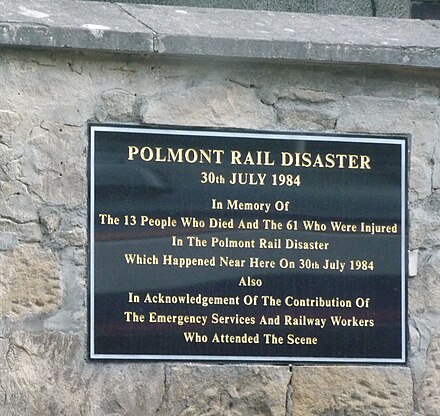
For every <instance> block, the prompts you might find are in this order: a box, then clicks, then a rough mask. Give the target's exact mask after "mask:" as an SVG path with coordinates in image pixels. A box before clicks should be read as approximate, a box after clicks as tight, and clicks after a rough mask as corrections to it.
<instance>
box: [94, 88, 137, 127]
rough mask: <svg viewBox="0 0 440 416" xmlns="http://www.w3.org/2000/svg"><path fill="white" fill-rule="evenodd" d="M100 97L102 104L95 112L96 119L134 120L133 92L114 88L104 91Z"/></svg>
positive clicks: (104, 120)
mask: <svg viewBox="0 0 440 416" xmlns="http://www.w3.org/2000/svg"><path fill="white" fill-rule="evenodd" d="M101 98H102V101H103V104H102V106H101V107H100V108H98V110H97V112H96V118H97V119H98V121H100V122H106V121H107V122H108V121H112V120H115V121H119V122H122V121H134V116H135V108H134V106H135V103H136V96H135V95H134V94H132V93H130V92H128V91H125V90H122V89H119V88H116V89H111V90H107V91H104V92H103V93H102V95H101Z"/></svg>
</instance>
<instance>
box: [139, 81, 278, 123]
mask: <svg viewBox="0 0 440 416" xmlns="http://www.w3.org/2000/svg"><path fill="white" fill-rule="evenodd" d="M140 117H141V120H142V121H143V122H144V123H158V124H177V125H179V124H180V125H195V126H227V127H242V128H252V129H258V128H267V127H269V126H271V125H273V124H275V121H276V118H275V112H274V110H273V108H272V107H269V106H266V105H264V104H263V103H262V102H261V101H260V100H259V99H258V97H257V95H256V93H255V91H254V90H253V89H251V88H245V87H242V86H240V85H237V84H234V83H229V84H205V85H199V86H194V87H190V88H188V89H184V90H181V91H169V92H164V93H161V94H157V95H154V96H152V97H146V96H145V97H143V98H142V99H141V103H140Z"/></svg>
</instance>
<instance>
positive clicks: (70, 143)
mask: <svg viewBox="0 0 440 416" xmlns="http://www.w3.org/2000/svg"><path fill="white" fill-rule="evenodd" d="M79 131H80V129H77V128H73V127H66V126H62V125H59V124H58V123H46V125H45V126H44V127H43V128H42V127H36V128H34V129H33V130H32V133H31V138H30V140H29V141H28V142H27V146H26V148H25V150H24V152H23V158H24V159H26V165H25V167H24V168H23V178H22V181H23V182H24V183H26V184H28V189H29V192H31V193H33V194H36V195H37V196H38V197H39V198H41V199H42V200H43V201H45V202H46V203H48V204H49V205H64V206H67V207H75V206H78V205H81V204H82V203H84V201H85V188H86V169H85V160H84V156H83V155H84V151H85V144H84V141H83V140H82V135H81V134H78V133H79ZM82 134H83V133H82Z"/></svg>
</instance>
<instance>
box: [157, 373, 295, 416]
mask: <svg viewBox="0 0 440 416" xmlns="http://www.w3.org/2000/svg"><path fill="white" fill-rule="evenodd" d="M290 375H291V374H290V372H289V368H288V367H271V366H265V367H261V366H214V365H209V366H206V365H203V366H190V365H176V366H171V367H170V368H169V371H168V374H167V377H166V399H165V400H164V402H163V404H162V407H161V409H160V412H159V414H160V415H163V416H165V415H166V416H177V415H180V416H189V415H226V414H227V415H230V416H263V415H284V414H286V397H287V391H288V389H289V387H288V386H289V381H290Z"/></svg>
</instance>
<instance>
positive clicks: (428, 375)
mask: <svg viewBox="0 0 440 416" xmlns="http://www.w3.org/2000/svg"><path fill="white" fill-rule="evenodd" d="M438 329H440V327H439V328H438ZM439 369H440V336H439V335H437V336H435V337H434V338H433V340H432V341H431V345H430V346H429V349H428V360H427V366H426V372H425V376H424V379H423V382H422V385H421V389H420V398H419V403H420V407H421V409H422V410H423V412H424V414H425V415H433V416H434V415H437V414H439V410H440V395H439V391H440V371H439Z"/></svg>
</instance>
